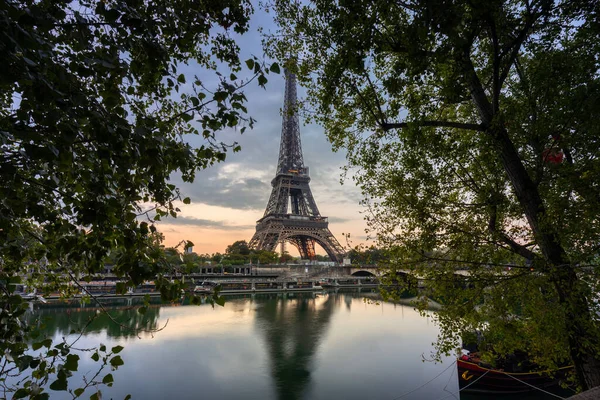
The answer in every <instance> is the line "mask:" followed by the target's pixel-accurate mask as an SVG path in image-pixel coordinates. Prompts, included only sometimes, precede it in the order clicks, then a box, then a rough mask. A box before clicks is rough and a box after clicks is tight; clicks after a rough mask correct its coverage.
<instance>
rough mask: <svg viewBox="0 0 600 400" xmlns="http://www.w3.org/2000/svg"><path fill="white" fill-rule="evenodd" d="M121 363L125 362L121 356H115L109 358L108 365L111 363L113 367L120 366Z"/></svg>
mask: <svg viewBox="0 0 600 400" xmlns="http://www.w3.org/2000/svg"><path fill="white" fill-rule="evenodd" d="M123 364H125V363H124V362H123V360H122V359H121V356H115V357H113V358H111V359H110V365H112V366H113V367H115V368H117V367H120V366H121V365H123Z"/></svg>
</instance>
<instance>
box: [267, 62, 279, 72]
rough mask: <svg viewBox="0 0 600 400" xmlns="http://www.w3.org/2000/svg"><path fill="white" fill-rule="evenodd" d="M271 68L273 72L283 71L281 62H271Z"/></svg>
mask: <svg viewBox="0 0 600 400" xmlns="http://www.w3.org/2000/svg"><path fill="white" fill-rule="evenodd" d="M269 70H270V71H271V72H274V73H276V74H279V73H281V69H280V68H279V64H277V63H273V64H271V67H270V68H269Z"/></svg>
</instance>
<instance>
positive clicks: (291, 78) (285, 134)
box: [276, 68, 304, 174]
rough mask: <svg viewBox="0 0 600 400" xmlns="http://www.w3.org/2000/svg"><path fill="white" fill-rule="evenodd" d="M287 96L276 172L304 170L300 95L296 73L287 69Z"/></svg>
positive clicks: (284, 102) (285, 97) (284, 103)
mask: <svg viewBox="0 0 600 400" xmlns="http://www.w3.org/2000/svg"><path fill="white" fill-rule="evenodd" d="M284 75H285V96H284V100H283V121H282V124H281V144H280V147H279V161H278V162H277V172H276V174H285V173H288V172H289V171H299V172H300V171H302V173H303V172H304V160H303V157H302V143H301V141H300V122H299V118H298V95H297V92H296V75H295V74H293V73H292V72H290V71H289V70H288V69H287V68H286V69H285V73H284Z"/></svg>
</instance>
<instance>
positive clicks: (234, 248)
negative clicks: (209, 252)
mask: <svg viewBox="0 0 600 400" xmlns="http://www.w3.org/2000/svg"><path fill="white" fill-rule="evenodd" d="M225 253H227V254H241V255H244V256H247V255H248V254H250V248H249V247H248V242H246V241H245V240H238V241H236V242H234V243H232V244H230V245H229V246H227V249H226V250H225Z"/></svg>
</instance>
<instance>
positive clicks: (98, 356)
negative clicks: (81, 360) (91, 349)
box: [92, 353, 100, 362]
mask: <svg viewBox="0 0 600 400" xmlns="http://www.w3.org/2000/svg"><path fill="white" fill-rule="evenodd" d="M99 359H100V355H98V353H94V354H92V360H94V361H96V362H97V361H98V360H99Z"/></svg>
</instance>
